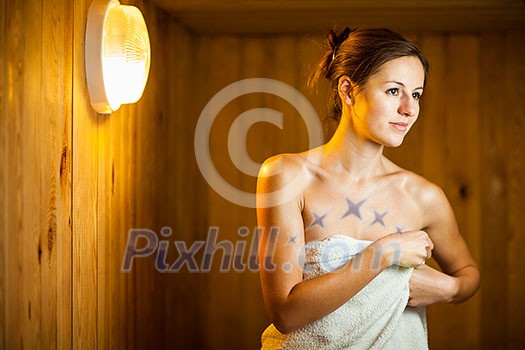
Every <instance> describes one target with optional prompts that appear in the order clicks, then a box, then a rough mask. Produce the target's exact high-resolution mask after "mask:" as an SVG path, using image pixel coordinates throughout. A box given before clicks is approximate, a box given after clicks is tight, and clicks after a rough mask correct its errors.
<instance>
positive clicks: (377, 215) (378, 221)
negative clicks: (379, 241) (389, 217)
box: [369, 210, 388, 226]
mask: <svg viewBox="0 0 525 350" xmlns="http://www.w3.org/2000/svg"><path fill="white" fill-rule="evenodd" d="M386 214H388V210H387V211H385V212H384V213H382V214H380V213H378V212H377V211H375V210H374V216H375V219H374V221H372V223H371V224H370V225H369V226H372V225H374V224H381V225H382V226H385V222H384V218H385V215H386Z"/></svg>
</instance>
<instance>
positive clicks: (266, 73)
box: [237, 36, 279, 349]
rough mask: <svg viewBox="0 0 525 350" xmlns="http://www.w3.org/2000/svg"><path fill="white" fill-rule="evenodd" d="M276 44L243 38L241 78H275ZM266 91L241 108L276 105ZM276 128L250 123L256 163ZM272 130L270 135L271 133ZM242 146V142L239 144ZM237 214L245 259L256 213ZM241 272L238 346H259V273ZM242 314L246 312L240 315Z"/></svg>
mask: <svg viewBox="0 0 525 350" xmlns="http://www.w3.org/2000/svg"><path fill="white" fill-rule="evenodd" d="M277 50H278V48H277V47H274V46H272V45H271V44H269V43H268V40H266V39H265V38H262V37H251V36H246V37H243V38H242V46H241V49H240V56H241V60H240V65H241V78H243V79H246V78H276V77H275V76H272V75H271V72H273V69H272V63H273V62H272V61H271V60H270V58H269V57H270V56H272V53H273V52H274V51H277ZM267 99H268V96H267V94H263V93H259V94H250V95H246V96H243V98H242V99H241V100H240V112H241V113H242V112H245V111H248V110H249V109H252V108H273V109H275V106H273V105H270V104H269V103H268V100H267ZM278 133H279V131H277V128H276V127H275V126H273V125H269V124H268V123H256V124H253V125H252V127H251V128H250V129H249V132H248V133H247V135H246V136H247V139H246V145H245V146H246V149H247V151H248V155H249V156H250V158H251V159H252V160H253V161H254V162H256V163H259V164H260V163H262V162H263V161H264V159H265V158H267V157H268V156H270V155H272V154H273V153H274V152H272V146H273V143H271V142H268V140H272V139H274V137H275V135H276V134H278ZM272 134H273V135H272ZM240 147H243V145H240ZM239 173H240V183H241V185H242V186H241V188H242V190H244V191H246V192H249V193H255V188H256V174H255V176H248V175H246V174H243V173H241V172H239ZM237 210H238V211H239V217H240V218H241V219H240V220H239V222H238V223H237V227H238V228H239V227H243V226H244V227H246V228H248V229H249V233H248V235H247V236H245V237H240V236H238V235H237V239H238V240H239V241H241V240H242V241H245V242H246V249H245V254H244V257H243V261H244V263H245V264H247V263H248V258H249V257H248V254H249V249H250V246H251V242H252V240H253V239H255V237H254V235H255V227H256V225H257V220H256V217H255V209H253V208H244V207H239V206H238V207H237ZM238 273H239V274H240V279H239V282H240V291H239V297H240V300H241V302H240V303H239V304H240V307H239V308H238V312H237V317H240V318H244V321H243V323H242V324H240V326H241V329H240V331H239V334H238V336H239V338H240V339H239V346H240V347H241V348H245V349H256V348H259V347H260V337H261V332H262V329H264V327H265V326H266V324H267V323H268V322H267V321H266V320H265V317H264V316H265V314H266V312H265V310H264V305H263V304H262V291H261V286H260V283H259V274H258V273H257V272H253V271H251V270H250V269H248V267H247V266H246V267H245V270H244V271H242V272H238ZM243 315H245V316H243Z"/></svg>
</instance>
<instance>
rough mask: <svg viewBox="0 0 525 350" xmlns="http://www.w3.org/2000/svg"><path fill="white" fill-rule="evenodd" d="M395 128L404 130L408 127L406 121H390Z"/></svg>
mask: <svg viewBox="0 0 525 350" xmlns="http://www.w3.org/2000/svg"><path fill="white" fill-rule="evenodd" d="M390 125H392V126H393V127H394V128H395V129H396V130H399V131H406V130H407V128H408V123H390Z"/></svg>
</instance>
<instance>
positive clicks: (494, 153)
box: [480, 34, 510, 349]
mask: <svg viewBox="0 0 525 350" xmlns="http://www.w3.org/2000/svg"><path fill="white" fill-rule="evenodd" d="M505 39H506V38H505V35H503V34H487V35H483V36H482V37H481V41H480V44H481V47H483V48H484V49H483V50H482V51H481V61H480V63H481V71H482V72H483V73H484V74H483V80H482V81H480V90H481V91H484V95H485V96H487V97H488V98H482V99H481V104H480V111H481V114H480V121H481V123H480V127H481V130H480V138H481V145H480V146H481V169H482V171H481V176H480V181H481V187H482V188H483V191H481V196H482V197H481V203H482V208H481V209H482V214H481V231H480V235H481V243H482V245H481V249H482V250H481V259H480V267H481V270H482V271H483V272H484V275H483V285H482V289H481V291H480V293H481V310H480V312H481V345H482V348H484V349H506V348H508V346H509V339H508V338H507V336H506V332H507V327H508V326H507V324H508V321H509V314H508V312H509V310H508V300H507V298H506V296H507V291H508V288H509V284H508V275H507V274H506V273H502V271H508V270H509V267H508V259H507V258H506V256H507V251H508V249H509V236H510V232H509V229H508V223H507V213H508V207H507V205H508V200H507V198H508V195H509V193H508V190H509V189H508V184H509V183H508V174H507V167H506V165H505V163H506V153H507V149H506V145H505V144H506V140H507V132H508V131H507V130H508V129H507V128H508V127H509V126H508V124H507V123H505V122H504V119H505V118H506V116H505V114H506V113H505V110H506V106H505V103H504V101H505V99H506V94H507V93H506V87H505V78H506V75H507V69H508V65H507V64H506V61H507V59H508V52H507V50H506V49H507V48H506V40H505ZM502 61H503V62H505V63H504V64H502Z"/></svg>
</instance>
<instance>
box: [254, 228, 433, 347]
mask: <svg viewBox="0 0 525 350" xmlns="http://www.w3.org/2000/svg"><path fill="white" fill-rule="evenodd" d="M371 243H372V242H371V241H363V240H357V239H354V238H351V237H349V236H344V235H334V236H331V237H330V238H329V239H325V240H323V241H315V242H309V243H307V244H306V245H305V263H304V279H305V280H306V279H310V278H313V277H316V276H319V275H322V274H324V273H327V272H329V271H332V270H334V269H336V268H338V267H340V266H342V265H344V264H345V263H346V262H348V261H349V260H350V259H352V258H353V257H354V256H355V255H357V254H359V253H360V252H361V251H362V250H363V249H365V248H366V247H367V246H368V245H370V244H371ZM412 271H413V269H408V268H402V267H398V266H391V267H389V268H388V269H386V270H384V271H383V272H381V273H380V274H379V275H378V276H376V278H374V279H373V280H372V281H371V282H370V283H368V285H366V286H365V287H364V288H363V289H361V291H359V293H357V294H356V295H355V296H354V297H353V298H352V299H350V300H349V301H348V302H346V303H345V304H344V305H342V306H341V307H339V308H338V309H337V310H335V311H334V312H332V313H330V314H328V315H326V316H325V317H323V318H321V319H320V320H317V321H315V322H312V323H310V324H308V325H306V326H304V327H303V328H301V329H298V330H296V331H294V332H291V333H289V334H282V333H280V332H279V331H278V330H277V329H276V328H275V326H274V325H273V324H271V325H270V326H269V327H268V328H266V330H265V331H264V332H263V334H262V337H261V342H262V349H263V350H267V349H272V350H273V349H301V350H305V349H356V350H357V349H363V350H365V349H366V350H368V349H396V350H398V349H403V350H411V349H418V350H419V349H428V343H427V328H426V318H425V309H424V308H412V307H407V303H408V297H409V287H408V282H409V279H410V276H411V274H412Z"/></svg>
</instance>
